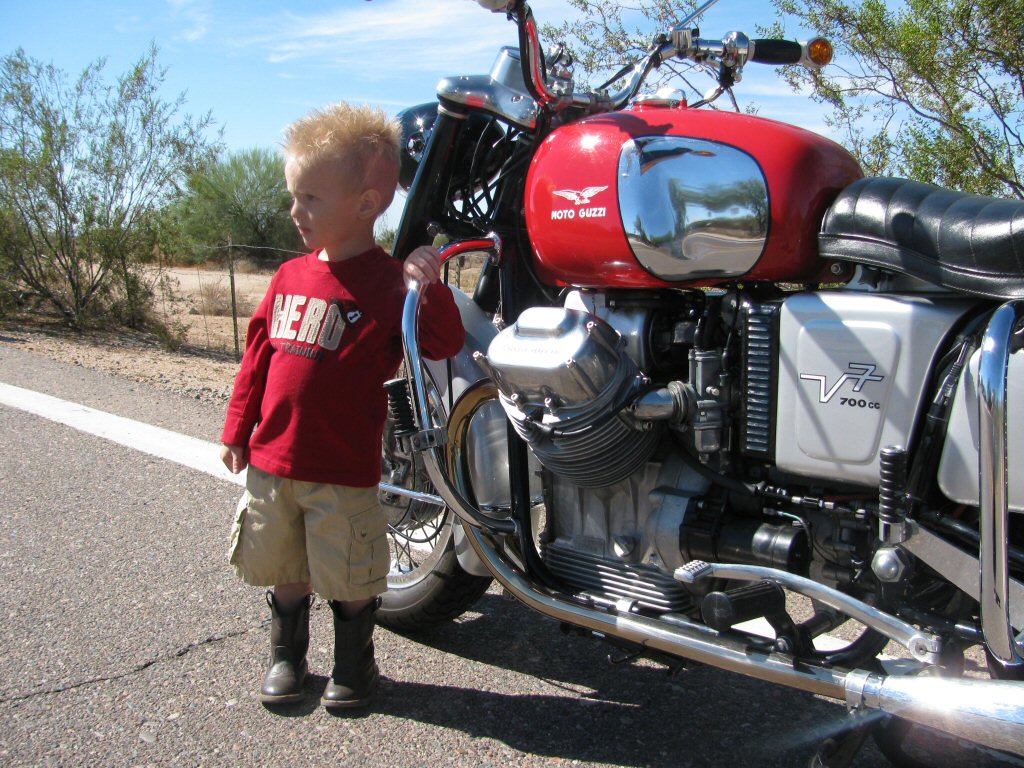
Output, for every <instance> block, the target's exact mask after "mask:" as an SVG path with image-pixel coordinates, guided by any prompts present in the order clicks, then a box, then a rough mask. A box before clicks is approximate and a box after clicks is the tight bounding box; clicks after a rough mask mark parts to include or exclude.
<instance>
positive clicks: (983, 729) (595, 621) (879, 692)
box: [467, 527, 1024, 755]
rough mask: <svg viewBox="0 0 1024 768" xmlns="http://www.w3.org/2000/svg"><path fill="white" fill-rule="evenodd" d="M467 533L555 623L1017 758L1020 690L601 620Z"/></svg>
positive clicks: (610, 616) (683, 626)
mask: <svg viewBox="0 0 1024 768" xmlns="http://www.w3.org/2000/svg"><path fill="white" fill-rule="evenodd" d="M467 534H468V535H467V539H468V540H469V543H470V545H471V546H472V547H473V549H474V550H475V551H476V553H477V555H478V556H479V557H480V559H481V560H483V562H484V564H485V565H486V566H487V569H488V570H489V571H491V573H492V574H494V578H496V579H497V580H498V581H499V582H500V583H501V585H502V586H503V587H505V588H506V589H507V590H508V591H509V592H510V593H511V594H512V595H513V596H515V597H516V598H517V599H519V600H520V601H521V602H523V603H525V604H526V605H527V606H529V607H530V608H533V609H534V610H537V611H539V612H540V613H543V614H545V615H547V616H551V617H553V618H555V619H557V620H559V621H564V622H566V623H569V624H573V625H575V626H579V627H583V628H585V629H589V630H592V631H594V632H600V633H601V634H603V635H606V636H608V637H612V638H616V639H619V640H624V641H627V642H630V643H634V644H636V645H641V646H643V647H645V648H650V649H652V650H657V651H661V652H663V653H668V654H670V655H673V656H678V657H681V658H686V659H691V660H693V661H697V662H700V663H702V664H707V665H709V666H712V667H717V668H719V669H724V670H726V671H729V672H738V673H739V674H742V675H746V676H748V677H754V678H757V679H759V680H765V681H768V682H771V683H778V684H780V685H785V686H788V687H790V688H795V689H797V690H801V691H807V692H810V693H815V694H820V695H823V696H828V697H830V698H833V699H839V700H840V701H843V700H845V701H846V704H847V707H849V708H850V709H851V710H858V709H870V710H876V711H881V712H886V713H888V714H891V715H896V716H898V717H901V718H903V719H905V720H910V721H911V722H914V723H918V724H919V725H924V726H927V727H929V728H934V729H936V730H939V731H943V732H945V733H948V734H951V735H953V736H956V737H959V738H963V739H965V740H967V741H971V742H974V743H977V744H981V745H983V746H986V747H989V748H990V749H998V750H1003V751H1005V752H1010V753H1012V754H1016V755H1024V683H1020V682H1011V681H1007V680H971V679H950V678H941V677H926V676H916V677H909V676H907V677H903V676H898V675H878V674H874V673H870V672H865V671H864V670H854V671H846V670H842V669H824V668H819V667H813V666H809V665H803V664H797V663H795V659H794V658H793V657H792V656H788V655H785V654H780V653H774V652H773V653H762V652H754V651H751V648H750V646H749V644H748V643H746V642H744V641H743V640H742V639H740V638H733V637H729V636H728V635H724V634H719V633H718V632H715V631H714V630H712V629H710V628H708V627H706V626H704V625H703V624H697V623H695V622H689V621H686V620H681V619H677V618H674V619H673V622H672V624H667V623H665V622H661V621H658V620H656V619H650V618H647V617H644V616H638V615H635V614H631V613H629V612H628V611H622V612H618V613H613V612H609V613H605V612H603V611H600V610H597V609H594V608H590V607H588V606H585V605H582V604H580V603H576V602H573V601H572V598H571V597H569V596H565V595H559V594H556V593H553V592H550V591H547V590H544V589H543V588H540V587H538V586H536V585H534V584H533V583H532V582H530V581H529V580H527V579H526V577H525V576H524V575H523V574H521V573H520V572H519V571H518V570H516V569H514V568H512V567H511V566H510V565H508V564H507V563H506V562H505V561H504V560H502V559H501V557H500V556H499V555H498V553H497V551H496V550H495V549H494V548H493V547H492V546H490V544H489V543H488V542H487V540H486V538H485V534H483V533H482V532H481V531H479V530H478V529H475V528H468V527H467Z"/></svg>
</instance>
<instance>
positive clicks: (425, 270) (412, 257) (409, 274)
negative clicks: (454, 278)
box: [405, 245, 441, 286]
mask: <svg viewBox="0 0 1024 768" xmlns="http://www.w3.org/2000/svg"><path fill="white" fill-rule="evenodd" d="M440 277H441V254H439V253H438V252H437V249H436V248H434V247H433V246H430V245H421V246H420V247H419V248H417V249H416V250H415V251H413V252H412V253H410V254H409V257H408V258H407V259H406V260H405V284H406V286H408V285H409V283H410V282H412V281H414V280H415V281H417V282H419V283H420V284H422V285H428V284H429V283H435V282H437V281H438V279H440Z"/></svg>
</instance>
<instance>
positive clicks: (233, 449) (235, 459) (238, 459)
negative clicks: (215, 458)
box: [220, 445, 249, 475]
mask: <svg viewBox="0 0 1024 768" xmlns="http://www.w3.org/2000/svg"><path fill="white" fill-rule="evenodd" d="M247 453H248V451H247V450H246V449H245V448H243V447H242V446H240V445H222V446H221V447H220V460H221V461H223V462H224V466H225V467H227V468H228V469H229V470H230V471H231V472H232V473H233V474H235V475H237V474H238V473H239V472H241V471H242V470H243V469H245V468H246V467H247V466H248V464H249V458H248V456H246V454H247Z"/></svg>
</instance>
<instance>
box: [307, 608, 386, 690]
mask: <svg viewBox="0 0 1024 768" xmlns="http://www.w3.org/2000/svg"><path fill="white" fill-rule="evenodd" d="M330 606H331V611H332V612H333V613H334V670H333V671H332V672H331V679H330V680H328V681H327V688H325V689H324V695H323V698H322V699H321V700H320V703H321V704H323V705H324V706H325V707H326V708H327V709H348V708H354V707H365V706H366V705H367V704H369V703H370V698H371V697H372V696H373V693H374V691H376V690H377V683H378V681H379V674H378V672H377V662H376V661H375V660H374V658H373V623H374V620H375V618H376V616H377V608H379V607H380V598H377V599H376V600H374V601H373V602H372V603H370V604H369V605H368V606H366V607H365V608H363V610H361V611H360V612H359V613H357V614H356V615H355V616H353V617H352V618H351V619H346V618H345V617H344V616H343V615H342V613H341V604H340V603H338V602H335V601H333V600H332V601H330Z"/></svg>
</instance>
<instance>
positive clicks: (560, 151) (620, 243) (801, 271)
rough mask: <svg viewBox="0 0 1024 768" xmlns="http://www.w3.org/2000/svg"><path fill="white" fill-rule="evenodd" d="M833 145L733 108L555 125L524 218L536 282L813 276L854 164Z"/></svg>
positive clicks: (534, 171) (533, 176)
mask: <svg viewBox="0 0 1024 768" xmlns="http://www.w3.org/2000/svg"><path fill="white" fill-rule="evenodd" d="M862 175H863V174H862V172H861V169H860V166H859V165H858V164H857V161H856V160H854V158H853V157H852V156H851V155H850V154H849V153H848V152H847V151H846V150H845V149H843V148H842V147H840V146H839V145H838V144H836V143H834V142H832V141H830V140H828V139H826V138H824V137H822V136H819V135H818V134H815V133H811V132H810V131H806V130H803V129H801V128H796V127H794V126H791V125H786V124H784V123H779V122H776V121H774V120H767V119H764V118H759V117H752V116H750V115H742V114H739V113H736V112H719V111H714V110H690V109H687V108H686V107H685V106H683V107H664V106H651V105H641V106H636V107H633V108H631V109H629V110H626V111H623V112H613V113H610V114H606V115H597V116H594V117H589V118H586V119H584V120H580V121H579V122H577V123H573V124H571V125H566V126H562V127H560V128H558V129H556V130H555V131H553V132H552V133H551V134H550V135H549V136H548V137H547V138H546V139H545V140H544V141H543V142H542V143H541V146H540V147H539V149H538V151H537V153H536V155H535V156H534V159H533V162H532V165H531V167H530V172H529V175H528V177H527V185H526V224H527V228H528V229H529V233H530V239H531V241H532V243H533V247H534V251H535V253H536V256H537V271H538V273H539V276H540V277H541V279H542V280H544V281H545V282H547V283H550V284H556V285H575V286H583V287H586V286H594V287H597V286H604V287H613V288H616V287H617V288H655V287H665V286H679V285H680V284H685V283H698V284H713V283H716V282H722V281H728V280H738V279H744V280H773V281H795V280H810V279H815V278H817V277H819V276H821V272H822V270H823V267H824V266H825V265H824V264H823V262H822V261H821V260H820V259H819V258H818V243H817V235H818V230H819V227H820V224H821V219H822V215H823V213H824V211H825V208H826V207H827V206H828V205H829V203H831V201H832V200H833V199H834V198H835V196H836V194H837V193H838V192H839V190H840V189H842V188H843V187H845V186H847V185H848V184H850V183H851V182H852V181H855V180H856V179H858V178H860V177H861V176H862Z"/></svg>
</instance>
